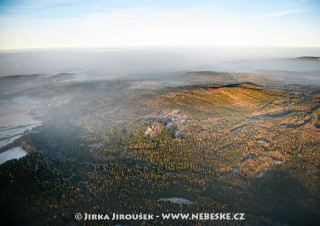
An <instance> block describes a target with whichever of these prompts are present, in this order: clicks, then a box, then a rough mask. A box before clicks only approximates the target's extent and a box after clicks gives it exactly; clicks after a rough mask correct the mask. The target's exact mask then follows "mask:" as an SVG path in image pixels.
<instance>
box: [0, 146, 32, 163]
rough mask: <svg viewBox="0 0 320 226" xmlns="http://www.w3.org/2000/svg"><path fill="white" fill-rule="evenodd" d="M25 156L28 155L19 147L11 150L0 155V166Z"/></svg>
mask: <svg viewBox="0 0 320 226" xmlns="http://www.w3.org/2000/svg"><path fill="white" fill-rule="evenodd" d="M27 154H28V153H27V152H26V151H25V150H23V149H22V148H21V147H15V148H11V149H9V150H7V151H5V152H2V153H0V164H2V163H4V162H6V161H8V160H11V159H19V158H21V157H23V156H25V155H27Z"/></svg>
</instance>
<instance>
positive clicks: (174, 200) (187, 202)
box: [158, 197, 194, 205]
mask: <svg viewBox="0 0 320 226" xmlns="http://www.w3.org/2000/svg"><path fill="white" fill-rule="evenodd" d="M160 201H168V202H171V203H175V204H180V205H182V204H185V205H193V204H194V202H192V201H190V200H188V199H184V198H175V197H173V198H167V199H164V198H161V199H159V200H158V202H160Z"/></svg>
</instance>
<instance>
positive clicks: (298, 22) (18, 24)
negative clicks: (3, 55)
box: [0, 0, 320, 49]
mask: <svg viewBox="0 0 320 226" xmlns="http://www.w3.org/2000/svg"><path fill="white" fill-rule="evenodd" d="M147 46H152V47H154V46H184V47H186V46H231V47H232V46H241V47H270V46H290V47H309V46H310V47H314V46H318V47H319V46H320V1H319V0H213V1H207V0H0V49H20V48H52V47H59V48H60V47H62V48H63V47H81V48H82V47H147Z"/></svg>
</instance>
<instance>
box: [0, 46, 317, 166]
mask: <svg viewBox="0 0 320 226" xmlns="http://www.w3.org/2000/svg"><path fill="white" fill-rule="evenodd" d="M302 56H314V57H317V56H320V48H318V49H315V48H308V49H289V48H287V49H244V48H234V49H231V48H215V49H214V48H198V49H190V48H189V49H184V48H179V49H177V48H175V49H144V50H136V49H122V50H120V49H102V50H97V49H95V50H94V49H91V50H89V49H82V50H75V49H69V50H33V51H30V50H29V51H2V52H0V153H1V152H3V153H2V154H1V156H0V164H1V163H2V162H4V161H6V160H9V159H12V158H19V157H22V156H23V155H24V154H25V152H24V151H23V150H22V149H21V148H20V149H21V150H20V149H19V148H18V149H17V145H18V143H15V141H17V139H19V138H20V137H22V136H23V135H24V134H25V133H26V131H29V132H32V129H33V128H34V127H37V126H38V125H40V124H41V123H42V122H44V121H46V120H48V119H49V118H50V117H51V116H52V115H54V114H56V113H63V111H64V110H63V109H64V108H63V106H65V105H68V103H71V105H72V104H73V105H74V106H75V107H76V106H77V104H78V103H80V102H81V101H84V102H85V100H88V101H89V102H88V103H91V100H98V101H100V102H99V103H103V108H105V109H102V110H106V109H107V110H108V109H109V110H110V111H112V110H113V108H114V105H113V103H114V102H119V101H121V98H122V97H123V96H131V95H136V94H139V93H142V92H145V91H146V90H155V89H161V88H163V87H167V86H181V85H189V84H194V83H197V84H198V82H203V81H209V82H217V81H220V82H221V81H223V82H225V83H235V82H243V81H245V80H243V79H246V78H252V77H255V76H251V75H258V76H262V77H263V76H264V77H266V78H267V79H271V80H277V82H276V83H277V84H278V82H281V83H282V84H288V83H304V84H305V83H307V84H320V61H319V60H318V59H315V58H304V59H298V57H302ZM193 71H218V72H232V73H233V75H232V76H230V75H228V74H226V73H217V74H219V75H217V77H212V76H207V72H205V73H202V74H201V73H185V72H193ZM235 72H249V75H247V74H245V75H242V74H236V73H235ZM12 75H18V76H12ZM209 75H210V73H209ZM237 76H238V77H237ZM236 77H237V78H239V79H235V78H236ZM117 79H119V80H117ZM214 79H216V80H214ZM90 80H93V81H92V82H90ZM271 80H270V81H271ZM254 81H257V82H259V81H260V82H261V81H262V82H263V84H267V82H264V80H263V79H262V80H259V79H257V80H254ZM265 81H267V80H266V79H265ZM268 81H269V80H268ZM92 103H95V102H92ZM79 106H80V108H81V105H79ZM100 107H101V106H100ZM98 108H99V106H98ZM92 117H93V116H92ZM12 148H16V149H12ZM12 150H13V151H12ZM14 151H16V152H17V153H15V152H14Z"/></svg>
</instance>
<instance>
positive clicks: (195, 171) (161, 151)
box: [0, 83, 320, 225]
mask: <svg viewBox="0 0 320 226" xmlns="http://www.w3.org/2000/svg"><path fill="white" fill-rule="evenodd" d="M78 85H79V86H80V85H81V86H82V87H85V89H86V91H88V90H90V85H86V84H81V83H79V84H78ZM59 89H61V87H60V88H59ZM318 90H319V89H318V88H317V87H305V86H293V85H292V86H288V87H283V88H278V87H274V86H268V87H266V86H259V85H255V84H240V83H235V84H234V83H232V84H231V85H230V84H221V83H205V84H204V83H202V84H196V85H195V84H193V85H189V86H181V87H174V88H172V87H170V88H164V89H161V90H156V91H148V92H144V93H142V94H139V95H127V96H126V95H124V96H113V97H105V96H101V95H97V91H95V92H93V91H92V92H93V93H94V95H87V98H74V99H72V100H71V101H70V102H68V103H67V104H64V105H61V106H59V107H57V109H56V110H55V111H53V112H52V115H51V118H50V120H48V121H46V122H44V123H43V124H42V125H41V126H39V127H38V128H36V129H35V131H30V132H29V133H26V134H25V135H24V136H23V137H21V138H20V139H18V140H17V141H16V142H15V144H19V145H21V146H22V147H23V148H24V149H25V150H26V151H27V152H28V153H29V154H28V155H27V156H26V157H24V158H21V159H19V160H11V161H8V162H5V163H4V164H2V165H0V180H1V183H0V184H1V186H0V189H1V192H0V194H1V195H0V200H1V218H0V219H1V221H4V222H7V223H10V224H26V225H51V224H53V225H64V224H74V223H77V224H78V223H80V224H83V225H87V224H88V223H89V224H90V223H94V222H85V221H83V220H81V221H77V220H76V219H74V215H75V214H76V213H108V214H111V213H137V214H139V213H153V214H161V213H181V212H182V213H201V212H203V213H215V212H223V213H224V212H231V213H235V212H241V213H245V218H246V220H245V221H244V222H240V223H239V222H236V221H233V222H226V221H217V222H214V223H215V224H217V225H219V224H221V225H226V224H234V225H238V224H242V223H243V224H245V225H316V224H318V223H319V220H320V208H319V205H320V204H319V200H320V189H319V188H320V178H319V169H320V168H319V167H320V102H319V98H320V93H319V91H318ZM49 92H53V91H52V90H51V91H49ZM301 94H303V95H301ZM30 95H32V94H30ZM47 95H49V94H47ZM172 197H178V198H184V199H187V200H190V201H192V204H176V203H172V202H169V201H166V200H165V199H166V198H172ZM96 223H100V224H102V223H106V224H108V225H109V224H111V225H113V224H117V223H120V224H125V225H126V224H133V225H140V224H144V225H154V224H165V225H167V224H179V223H181V224H182V225H196V224H198V225H211V224H212V222H210V221H186V220H168V221H165V222H163V221H162V220H160V219H155V220H153V221H144V222H139V221H102V222H96ZM3 225H5V224H3ZM7 225H9V224H7Z"/></svg>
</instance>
